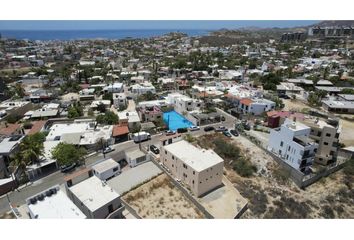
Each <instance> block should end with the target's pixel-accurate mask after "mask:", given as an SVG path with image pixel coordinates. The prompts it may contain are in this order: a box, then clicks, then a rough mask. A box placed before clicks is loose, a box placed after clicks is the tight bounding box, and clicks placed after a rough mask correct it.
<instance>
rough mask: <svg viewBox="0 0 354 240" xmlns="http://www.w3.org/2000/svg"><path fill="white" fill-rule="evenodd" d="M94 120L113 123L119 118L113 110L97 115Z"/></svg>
mask: <svg viewBox="0 0 354 240" xmlns="http://www.w3.org/2000/svg"><path fill="white" fill-rule="evenodd" d="M96 121H97V123H99V124H107V125H114V124H117V123H118V121H119V118H118V116H117V114H115V113H114V112H112V111H106V112H105V113H104V114H101V115H98V116H97V117H96Z"/></svg>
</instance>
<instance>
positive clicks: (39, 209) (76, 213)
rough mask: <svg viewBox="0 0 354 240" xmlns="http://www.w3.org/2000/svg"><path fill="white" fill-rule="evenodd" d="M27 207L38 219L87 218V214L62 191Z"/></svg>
mask: <svg viewBox="0 0 354 240" xmlns="http://www.w3.org/2000/svg"><path fill="white" fill-rule="evenodd" d="M37 195H38V194H37ZM29 199H31V198H29ZM27 207H28V209H29V211H30V212H31V213H32V215H33V216H38V217H37V218H38V219H45V218H55V219H58V218H61V219H68V218H79V219H84V218H86V216H85V214H83V213H82V212H81V210H80V209H79V208H78V207H76V206H75V204H74V203H73V202H72V201H71V200H70V199H69V198H68V197H67V196H66V194H65V193H64V192H63V191H61V190H58V191H57V192H56V193H55V194H52V195H51V196H49V197H47V196H45V198H44V199H43V200H42V201H39V200H37V201H36V203H35V204H30V203H29V204H27Z"/></svg>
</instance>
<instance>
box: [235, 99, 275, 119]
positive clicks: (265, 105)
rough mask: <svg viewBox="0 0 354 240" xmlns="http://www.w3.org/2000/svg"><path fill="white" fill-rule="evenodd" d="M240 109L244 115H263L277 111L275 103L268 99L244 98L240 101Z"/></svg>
mask: <svg viewBox="0 0 354 240" xmlns="http://www.w3.org/2000/svg"><path fill="white" fill-rule="evenodd" d="M238 108H239V110H240V111H241V112H243V113H244V114H247V113H248V114H252V115H261V114H262V113H264V112H268V111H270V110H273V109H275V102H273V101H270V100H267V99H249V98H244V99H241V100H240V103H239V106H238Z"/></svg>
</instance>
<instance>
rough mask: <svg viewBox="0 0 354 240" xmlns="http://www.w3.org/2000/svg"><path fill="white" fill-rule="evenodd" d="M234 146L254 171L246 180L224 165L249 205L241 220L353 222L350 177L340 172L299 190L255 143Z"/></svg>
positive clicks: (241, 142)
mask: <svg viewBox="0 0 354 240" xmlns="http://www.w3.org/2000/svg"><path fill="white" fill-rule="evenodd" d="M210 136H211V135H210ZM210 136H209V139H208V141H209V142H211V141H212V139H210ZM233 143H234V144H236V145H237V146H238V147H239V148H240V149H242V151H243V152H244V154H246V155H248V156H249V158H247V159H248V160H249V161H251V162H252V164H254V165H255V166H256V167H257V172H256V173H255V174H254V175H253V176H251V177H248V178H245V177H241V176H240V175H238V174H237V173H236V172H235V171H234V170H233V169H232V168H230V167H229V166H228V164H227V163H226V164H225V169H226V170H225V171H224V174H225V176H226V177H227V178H228V179H229V180H230V181H231V182H232V183H233V184H234V185H235V187H236V189H237V190H238V191H239V192H240V193H241V195H242V196H243V197H244V198H246V199H247V200H248V201H249V203H248V206H249V209H248V210H247V211H246V212H245V213H244V214H243V216H242V218H354V188H353V180H354V179H353V178H352V177H348V176H346V175H345V174H344V173H343V172H342V171H339V172H337V173H335V174H332V175H330V176H329V177H327V178H324V179H322V180H320V181H319V182H317V183H315V184H313V185H311V186H309V187H308V188H306V190H301V189H299V188H298V187H297V186H296V185H295V184H294V183H293V182H292V181H291V180H290V179H289V176H288V175H287V173H286V172H284V171H283V170H282V169H281V168H279V167H278V165H277V164H276V162H275V161H274V160H273V159H272V158H271V157H270V156H269V155H268V154H267V153H266V152H264V151H263V150H262V149H260V148H258V147H257V146H256V145H255V144H254V143H252V142H250V141H249V140H247V139H246V138H244V137H237V138H235V139H234V140H233Z"/></svg>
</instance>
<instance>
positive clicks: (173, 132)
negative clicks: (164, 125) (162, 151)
mask: <svg viewBox="0 0 354 240" xmlns="http://www.w3.org/2000/svg"><path fill="white" fill-rule="evenodd" d="M165 134H166V136H170V135H173V134H176V131H172V130H167V131H166V132H165Z"/></svg>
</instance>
